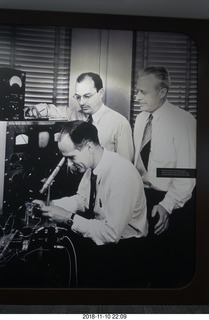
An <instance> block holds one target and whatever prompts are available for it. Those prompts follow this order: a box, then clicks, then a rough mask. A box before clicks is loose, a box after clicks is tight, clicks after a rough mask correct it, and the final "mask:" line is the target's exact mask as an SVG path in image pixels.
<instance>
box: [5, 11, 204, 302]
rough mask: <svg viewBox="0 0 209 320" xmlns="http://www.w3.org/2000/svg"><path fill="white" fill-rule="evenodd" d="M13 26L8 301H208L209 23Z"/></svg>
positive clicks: (20, 22)
mask: <svg viewBox="0 0 209 320" xmlns="http://www.w3.org/2000/svg"><path fill="white" fill-rule="evenodd" d="M17 13H18V14H17ZM0 15H1V24H0V58H1V59H0V95H1V106H0V131H1V147H0V148H1V161H0V177H1V181H2V182H1V185H0V207H1V216H0V226H1V227H0V232H1V234H0V243H1V248H0V250H1V252H0V267H1V275H0V292H1V297H2V298H1V303H3V304H5V303H6V304H23V303H24V304H25V303H28V304H33V303H35V304H43V303H44V304H48V303H50V304H51V303H53V304H121V303H126V304H142V303H145V304H159V303H161V304H162V303H163V304H164V303H167V304H172V303H175V304H177V303H178V304H188V303H189V304H190V303H193V304H198V303H201V304H205V303H207V302H208V300H207V299H208V298H207V295H208V289H207V288H208V277H207V267H208V257H209V253H208V252H207V248H206V246H205V243H206V241H207V240H208V231H207V228H208V217H207V208H208V200H207V190H208V188H207V187H208V179H207V174H208V169H207V160H208V151H207V150H208V148H207V147H206V143H207V135H208V126H207V124H206V119H207V113H208V110H207V108H206V107H205V105H206V102H207V101H208V90H207V89H206V88H207V87H206V85H207V71H208V68H209V63H208V58H207V57H208V51H209V47H208V44H207V39H206V37H205V36H204V30H205V29H206V27H207V25H208V22H207V21H203V20H202V21H200V20H185V19H167V18H151V17H146V18H145V17H135V16H116V15H114V16H113V15H95V14H81V13H57V12H56V13H55V12H54V13H53V12H32V11H27V12H26V11H13V10H1V12H0ZM78 21H79V23H78ZM94 177H96V178H95V179H96V182H95V185H94V182H93V178H94ZM95 179H94V181H95Z"/></svg>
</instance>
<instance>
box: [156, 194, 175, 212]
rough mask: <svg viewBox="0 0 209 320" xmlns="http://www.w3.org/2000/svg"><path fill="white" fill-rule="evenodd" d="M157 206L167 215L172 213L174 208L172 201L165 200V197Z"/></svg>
mask: <svg viewBox="0 0 209 320" xmlns="http://www.w3.org/2000/svg"><path fill="white" fill-rule="evenodd" d="M159 205H161V206H162V207H163V208H164V209H165V210H166V211H168V213H169V214H171V213H172V211H173V209H174V207H175V204H174V203H173V201H172V200H171V199H167V198H166V197H165V198H164V199H163V200H162V201H161V202H159Z"/></svg>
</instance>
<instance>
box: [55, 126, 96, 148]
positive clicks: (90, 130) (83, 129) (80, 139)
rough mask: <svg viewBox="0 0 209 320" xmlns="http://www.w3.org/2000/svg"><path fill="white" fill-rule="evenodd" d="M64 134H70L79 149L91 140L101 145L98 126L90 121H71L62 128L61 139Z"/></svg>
mask: <svg viewBox="0 0 209 320" xmlns="http://www.w3.org/2000/svg"><path fill="white" fill-rule="evenodd" d="M63 135H69V136H70V138H71V140H72V142H73V143H74V145H75V146H76V148H77V149H81V148H82V147H83V146H85V144H86V143H87V142H89V141H90V142H93V143H94V144H95V145H99V138H98V131H97V128H96V127H95V126H94V125H93V124H91V123H89V122H85V121H81V120H75V121H70V122H68V123H67V124H66V125H65V126H64V127H63V128H62V129H61V131H60V135H59V139H58V140H59V141H60V140H61V138H62V136H63Z"/></svg>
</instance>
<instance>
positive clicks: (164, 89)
mask: <svg viewBox="0 0 209 320" xmlns="http://www.w3.org/2000/svg"><path fill="white" fill-rule="evenodd" d="M167 92H168V89H166V88H161V89H160V98H161V99H163V98H165V96H166V95H167Z"/></svg>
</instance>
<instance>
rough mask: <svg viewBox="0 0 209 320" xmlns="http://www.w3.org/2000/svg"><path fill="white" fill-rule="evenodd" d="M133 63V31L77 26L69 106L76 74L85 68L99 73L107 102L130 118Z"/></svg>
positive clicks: (73, 36) (73, 105)
mask: <svg viewBox="0 0 209 320" xmlns="http://www.w3.org/2000/svg"><path fill="white" fill-rule="evenodd" d="M131 67H132V31H123V30H122V31H116V30H100V29H82V28H75V29H73V31H72V50H71V66H70V107H71V108H73V107H75V106H76V102H75V101H74V99H73V98H72V96H73V94H74V90H75V82H76V78H77V76H78V75H79V74H81V73H83V72H88V71H90V72H96V73H98V74H100V76H101V78H102V80H103V85H104V89H105V96H104V103H106V104H107V105H108V106H109V107H111V108H112V109H114V110H117V111H119V112H120V113H122V114H123V115H125V116H126V117H127V118H128V119H129V115H130V96H131Z"/></svg>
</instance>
